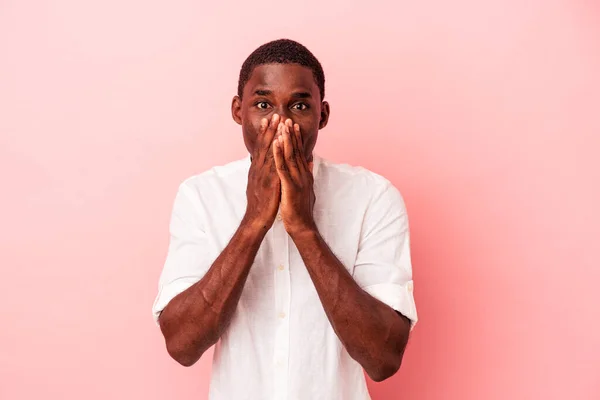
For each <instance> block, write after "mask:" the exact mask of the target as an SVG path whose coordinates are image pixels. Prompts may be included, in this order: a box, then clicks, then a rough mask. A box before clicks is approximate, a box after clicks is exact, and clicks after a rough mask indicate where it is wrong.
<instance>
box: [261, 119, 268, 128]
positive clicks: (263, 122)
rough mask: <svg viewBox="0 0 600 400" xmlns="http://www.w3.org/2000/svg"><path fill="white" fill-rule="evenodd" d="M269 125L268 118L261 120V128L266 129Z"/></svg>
mask: <svg viewBox="0 0 600 400" xmlns="http://www.w3.org/2000/svg"><path fill="white" fill-rule="evenodd" d="M268 123H269V120H268V119H266V118H263V119H261V120H260V127H261V128H265V127H266V126H267V125H268Z"/></svg>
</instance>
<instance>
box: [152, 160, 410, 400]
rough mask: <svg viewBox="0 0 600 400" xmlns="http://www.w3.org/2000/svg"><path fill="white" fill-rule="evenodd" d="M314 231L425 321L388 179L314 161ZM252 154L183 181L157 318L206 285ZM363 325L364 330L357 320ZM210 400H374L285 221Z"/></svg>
mask: <svg viewBox="0 0 600 400" xmlns="http://www.w3.org/2000/svg"><path fill="white" fill-rule="evenodd" d="M313 161H314V165H313V176H314V191H315V196H316V201H315V205H314V212H313V216H314V220H315V223H316V226H317V228H318V230H319V233H320V235H321V236H322V237H323V239H324V240H325V242H326V243H327V245H328V246H329V247H330V249H331V250H332V251H333V253H334V254H335V255H336V257H337V258H338V259H339V260H340V262H341V263H342V264H343V265H344V266H345V268H346V269H347V270H348V271H349V273H350V274H351V275H352V277H353V278H354V280H355V282H356V283H357V284H358V286H360V288H362V289H363V290H364V291H366V292H367V293H369V294H370V295H371V296H373V297H375V298H377V299H379V300H380V301H382V302H384V303H385V304H387V305H388V306H390V307H391V308H393V309H394V310H397V311H399V312H400V313H401V314H402V315H404V316H406V317H408V318H409V319H410V320H411V329H412V327H414V324H415V323H416V322H417V311H416V308H415V301H414V297H413V280H412V267H411V259H410V239H409V229H408V219H407V214H406V208H405V204H404V201H403V198H402V196H401V195H400V192H399V191H398V190H397V189H396V188H395V187H394V185H392V184H391V183H390V181H389V180H387V179H386V178H384V177H383V176H381V175H378V174H376V173H374V172H371V171H369V170H367V169H365V168H362V167H354V166H350V165H347V164H338V163H333V162H330V161H328V160H326V159H324V158H322V157H320V156H318V155H316V154H313ZM250 163H251V159H250V155H247V156H246V157H244V158H243V159H240V160H236V161H233V162H230V163H228V164H226V165H223V166H217V167H214V168H211V169H210V170H207V171H205V172H202V173H200V174H197V175H194V176H191V177H189V178H188V179H185V180H184V181H183V182H182V183H181V184H180V185H179V188H178V191H177V194H176V196H175V200H174V204H173V209H172V214H171V221H170V226H169V229H170V243H169V247H168V252H167V256H166V261H165V264H164V267H163V271H162V273H161V275H160V279H159V290H158V294H157V296H156V299H155V301H154V305H153V308H152V312H153V315H154V319H155V321H156V323H158V317H159V315H160V313H161V311H162V310H163V309H164V307H165V306H166V305H167V303H168V302H169V301H170V300H171V299H172V298H173V297H175V296H176V295H177V294H179V293H181V292H182V291H184V290H186V289H187V288H189V287H190V286H191V285H193V284H194V283H196V282H198V281H199V280H200V279H201V278H202V277H203V276H204V274H205V273H206V271H207V270H208V269H209V268H210V267H211V265H212V263H213V262H214V261H215V259H216V258H217V256H219V254H220V253H221V252H222V251H223V249H224V248H225V247H226V246H227V244H228V243H229V240H230V239H231V237H232V236H233V234H234V233H235V231H236V230H237V229H238V227H239V225H240V222H241V220H242V217H243V216H244V214H245V211H246V205H247V198H246V186H247V183H248V171H249V168H250ZM356 323H360V321H356ZM209 399H210V400H245V399H247V400H306V399H311V400H366V399H370V396H369V393H368V390H367V386H366V382H365V375H364V373H363V369H362V367H361V365H360V364H359V363H358V362H357V361H355V360H354V359H353V358H351V357H350V355H349V354H348V352H347V350H346V349H345V347H344V346H343V344H342V343H341V341H340V339H339V338H338V336H337V335H336V333H335V332H334V330H333V328H332V326H331V323H330V322H329V320H328V318H327V315H326V314H325V310H324V309H323V305H322V304H321V301H320V299H319V297H318V295H317V291H316V289H315V286H314V284H313V282H312V280H311V277H310V276H309V273H308V271H307V269H306V266H305V265H304V262H303V260H302V257H301V256H300V253H299V252H298V249H297V248H296V246H295V244H294V242H293V240H292V239H291V238H290V236H289V235H288V234H287V232H286V230H285V227H284V225H283V221H282V220H281V214H280V213H279V214H278V215H277V218H276V219H275V221H274V223H273V225H272V227H271V228H270V230H269V231H268V232H267V233H266V236H265V237H264V239H263V241H262V243H261V245H260V248H259V250H258V253H257V254H256V258H255V259H254V262H253V264H252V266H251V268H250V272H249V275H248V278H247V280H246V282H245V285H244V289H243V292H242V294H241V297H240V300H239V303H238V304H237V307H236V310H235V312H234V314H233V316H232V319H231V322H230V324H229V326H228V328H227V330H226V331H225V332H224V333H223V335H222V336H221V337H220V338H219V340H218V342H217V343H216V345H215V349H214V353H213V364H212V374H211V381H210V389H209Z"/></svg>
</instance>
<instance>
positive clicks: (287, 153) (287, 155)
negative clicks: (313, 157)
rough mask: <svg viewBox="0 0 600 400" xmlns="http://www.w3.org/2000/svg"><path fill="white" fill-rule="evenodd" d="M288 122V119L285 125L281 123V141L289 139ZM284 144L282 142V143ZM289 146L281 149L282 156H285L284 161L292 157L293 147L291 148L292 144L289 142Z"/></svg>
mask: <svg viewBox="0 0 600 400" xmlns="http://www.w3.org/2000/svg"><path fill="white" fill-rule="evenodd" d="M288 121H290V120H289V119H288V120H287V121H285V124H283V123H281V133H282V134H283V135H284V136H283V138H282V139H284V140H285V138H286V137H287V138H288V139H291V138H290V136H289V132H290V130H289V123H288ZM282 143H284V142H282ZM290 144H291V146H284V147H283V150H284V152H283V155H284V156H285V159H286V160H289V159H290V158H292V157H293V156H294V147H293V143H292V142H290Z"/></svg>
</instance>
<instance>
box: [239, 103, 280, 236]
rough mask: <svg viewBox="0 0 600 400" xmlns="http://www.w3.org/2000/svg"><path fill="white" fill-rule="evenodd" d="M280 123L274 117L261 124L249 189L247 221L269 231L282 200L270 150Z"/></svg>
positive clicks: (275, 115) (247, 191) (250, 173)
mask: <svg viewBox="0 0 600 400" xmlns="http://www.w3.org/2000/svg"><path fill="white" fill-rule="evenodd" d="M279 122H280V117H279V115H278V114H273V117H272V118H271V119H270V120H268V119H267V118H263V119H262V120H261V125H260V130H259V133H258V137H257V138H256V145H255V146H254V150H253V152H252V163H251V165H250V170H249V172H248V186H247V188H246V197H247V200H248V203H247V206H246V215H245V216H244V220H245V221H246V222H249V223H250V224H252V225H256V226H259V227H260V228H262V229H265V230H267V231H268V230H269V229H270V228H271V226H272V225H273V221H274V220H275V216H276V215H277V210H278V209H279V202H280V199H281V183H280V180H279V176H278V174H277V168H276V166H275V161H274V159H273V151H272V150H271V149H272V145H273V143H274V140H273V139H274V137H275V133H276V131H277V126H278V125H279ZM275 141H276V140H275Z"/></svg>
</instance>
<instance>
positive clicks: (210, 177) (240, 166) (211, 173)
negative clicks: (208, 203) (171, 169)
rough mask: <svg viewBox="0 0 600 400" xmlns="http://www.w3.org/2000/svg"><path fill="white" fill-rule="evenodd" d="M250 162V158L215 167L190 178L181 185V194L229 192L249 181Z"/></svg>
mask: <svg viewBox="0 0 600 400" xmlns="http://www.w3.org/2000/svg"><path fill="white" fill-rule="evenodd" d="M249 166H250V160H249V158H248V157H244V158H242V159H238V160H234V161H231V162H228V163H225V164H221V165H216V166H213V167H211V168H209V169H207V170H205V171H202V172H199V173H197V174H194V175H191V176H188V177H187V178H185V179H183V180H182V181H181V182H180V184H179V189H178V190H179V192H183V193H186V194H188V195H196V196H198V195H200V194H204V195H207V194H216V193H218V192H228V190H229V189H232V188H236V187H239V186H240V183H241V182H242V181H245V180H247V179H248V169H249Z"/></svg>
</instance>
